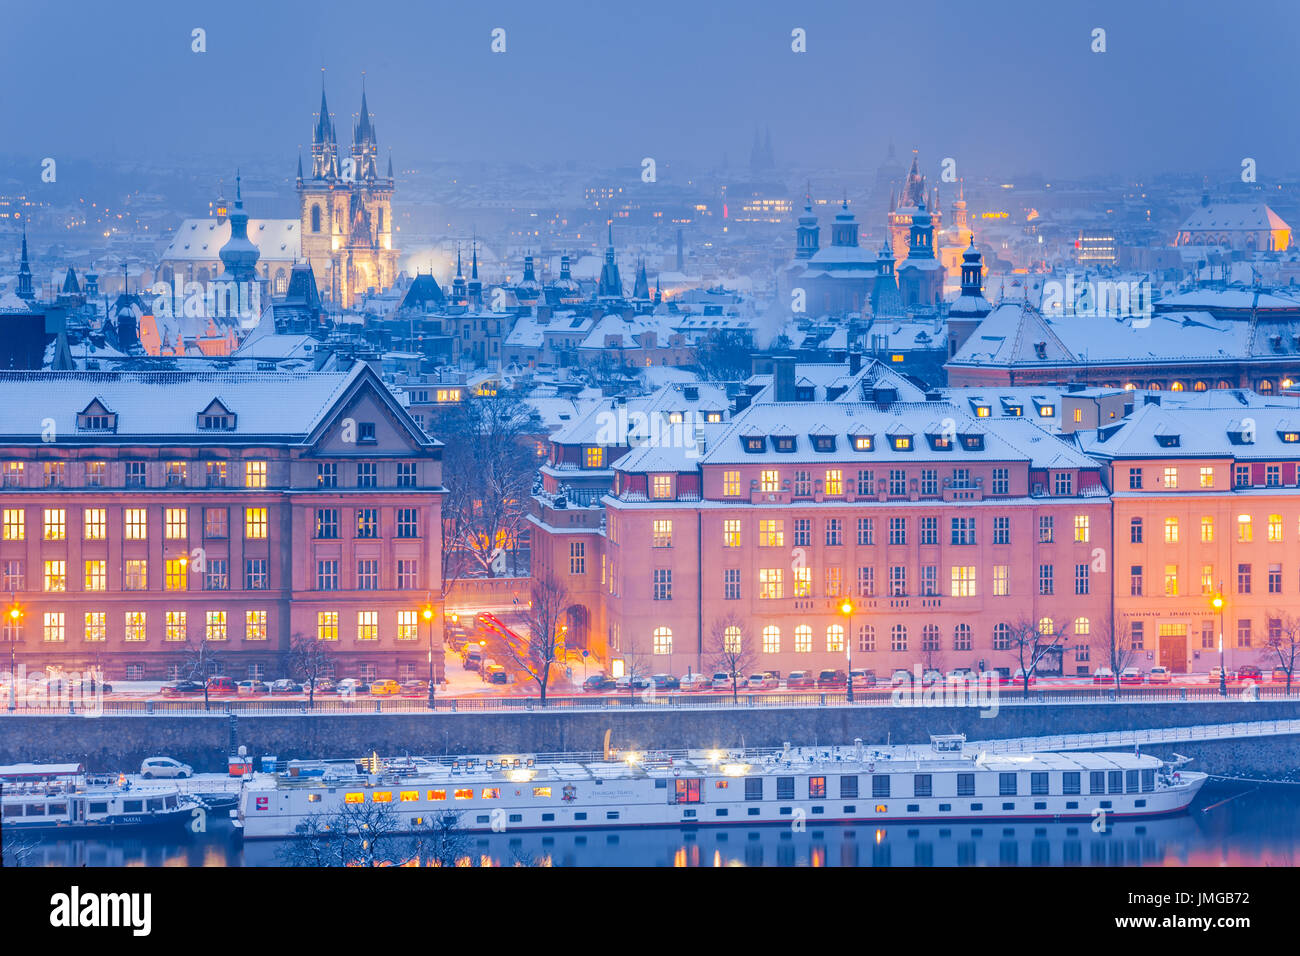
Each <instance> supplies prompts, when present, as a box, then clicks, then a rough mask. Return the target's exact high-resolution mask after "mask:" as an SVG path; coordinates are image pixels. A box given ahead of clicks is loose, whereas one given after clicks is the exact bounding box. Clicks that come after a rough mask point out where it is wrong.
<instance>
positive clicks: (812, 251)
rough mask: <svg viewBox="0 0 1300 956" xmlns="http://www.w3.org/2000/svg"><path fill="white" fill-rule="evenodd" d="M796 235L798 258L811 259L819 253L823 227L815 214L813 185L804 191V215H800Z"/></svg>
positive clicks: (796, 253) (795, 250) (795, 252)
mask: <svg viewBox="0 0 1300 956" xmlns="http://www.w3.org/2000/svg"><path fill="white" fill-rule="evenodd" d="M794 236H795V240H794V242H795V249H794V255H795V258H796V259H811V258H812V257H813V256H815V255H816V254H817V249H818V247H819V245H820V243H821V227H820V226H819V225H817V217H816V216H814V215H813V209H812V187H811V185H810V186H808V187H807V188H806V189H805V191H804V197H803V215H802V216H800V217H799V225H798V227H797V228H796V229H795V231H794Z"/></svg>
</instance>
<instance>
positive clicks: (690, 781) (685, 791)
mask: <svg viewBox="0 0 1300 956" xmlns="http://www.w3.org/2000/svg"><path fill="white" fill-rule="evenodd" d="M673 784H674V790H673V797H674V799H673V803H699V802H700V778H699V777H688V778H685V779H681V780H674V781H673Z"/></svg>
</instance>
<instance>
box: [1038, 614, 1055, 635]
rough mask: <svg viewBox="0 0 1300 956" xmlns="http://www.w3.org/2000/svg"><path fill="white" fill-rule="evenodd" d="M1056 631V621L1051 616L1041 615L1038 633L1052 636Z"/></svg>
mask: <svg viewBox="0 0 1300 956" xmlns="http://www.w3.org/2000/svg"><path fill="white" fill-rule="evenodd" d="M1055 632H1056V623H1055V622H1054V621H1053V620H1052V619H1051V618H1050V617H1040V618H1039V619H1038V633H1039V634H1041V635H1043V636H1045V637H1051V636H1052V635H1053V634H1054V633H1055Z"/></svg>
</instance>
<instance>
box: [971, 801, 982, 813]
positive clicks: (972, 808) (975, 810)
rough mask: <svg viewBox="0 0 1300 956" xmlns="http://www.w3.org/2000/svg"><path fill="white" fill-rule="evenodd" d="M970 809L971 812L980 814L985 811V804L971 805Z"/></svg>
mask: <svg viewBox="0 0 1300 956" xmlns="http://www.w3.org/2000/svg"><path fill="white" fill-rule="evenodd" d="M970 808H971V812H978V811H980V810H983V809H984V804H982V803H972V804H971V805H970Z"/></svg>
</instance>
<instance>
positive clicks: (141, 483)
mask: <svg viewBox="0 0 1300 956" xmlns="http://www.w3.org/2000/svg"><path fill="white" fill-rule="evenodd" d="M84 465H85V483H86V486H87V487H90V488H103V487H107V485H108V462H106V461H87V462H85V463H84ZM203 465H204V477H205V479H206V483H207V485H208V487H216V488H224V487H225V486H226V477H227V462H224V461H205V462H203ZM243 465H244V469H243V470H244V487H245V488H265V487H266V462H265V461H260V460H258V461H255V460H248V461H245V462H244V463H243ZM189 469H190V463H189V462H188V461H168V462H164V463H163V481H164V483H165V484H166V485H171V486H175V485H185V484H188V483H189V473H190V470H189ZM41 471H42V477H43V479H44V482H43V483H44V486H45V487H47V488H60V487H63V485H64V484H65V483H66V479H67V471H68V469H67V462H64V461H47V462H42V467H41ZM148 474H149V471H148V462H145V461H127V462H124V463H123V483H124V484H125V486H126V487H128V488H143V487H145V486H146V485H147V483H148ZM0 480H2V481H3V484H4V487H6V488H16V487H26V485H27V462H24V461H6V462H4V463H3V464H0Z"/></svg>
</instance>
